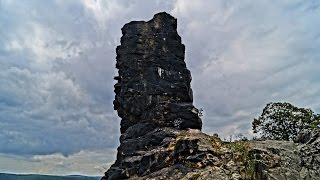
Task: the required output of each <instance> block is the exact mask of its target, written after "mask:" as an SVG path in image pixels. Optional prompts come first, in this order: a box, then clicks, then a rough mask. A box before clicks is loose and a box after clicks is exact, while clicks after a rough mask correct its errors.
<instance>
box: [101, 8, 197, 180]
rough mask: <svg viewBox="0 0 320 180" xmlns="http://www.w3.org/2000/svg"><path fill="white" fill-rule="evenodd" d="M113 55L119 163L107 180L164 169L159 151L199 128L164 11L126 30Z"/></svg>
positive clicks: (173, 28) (179, 47) (172, 25)
mask: <svg viewBox="0 0 320 180" xmlns="http://www.w3.org/2000/svg"><path fill="white" fill-rule="evenodd" d="M116 51H117V58H116V59H117V63H116V68H117V69H118V73H119V75H118V76H116V77H115V80H117V81H118V82H117V83H116V84H115V86H114V91H115V94H116V96H115V100H114V102H113V103H114V109H115V110H117V112H118V115H119V116H120V117H121V129H120V131H121V137H120V146H119V147H118V154H117V160H116V162H115V163H114V165H112V167H111V168H110V169H109V170H108V171H107V172H106V177H107V178H109V179H121V178H129V177H132V176H134V175H138V176H140V175H143V174H145V173H146V172H148V171H154V170H158V169H159V168H162V167H165V166H166V163H165V159H166V158H167V156H168V153H166V152H163V151H162V150H161V148H162V147H164V146H168V145H169V144H170V142H171V141H172V140H173V139H175V138H176V136H177V134H179V131H181V130H185V129H188V128H191V129H198V130H201V127H202V122H201V119H200V118H199V115H198V114H199V111H198V109H197V108H195V107H194V106H193V104H192V102H193V97H192V89H191V87H190V82H191V74H190V71H189V70H188V69H187V68H186V63H185V61H184V53H185V46H184V45H183V44H182V43H181V37H180V36H179V35H178V33H177V20H176V19H175V18H174V17H172V16H171V15H169V14H167V13H164V12H163V13H158V14H156V15H154V17H153V19H151V20H150V21H147V22H144V21H133V22H130V23H128V24H126V25H124V27H123V28H122V37H121V45H120V46H118V47H117V49H116ZM160 151H161V152H160ZM155 159H156V160H155ZM152 163H154V164H152Z"/></svg>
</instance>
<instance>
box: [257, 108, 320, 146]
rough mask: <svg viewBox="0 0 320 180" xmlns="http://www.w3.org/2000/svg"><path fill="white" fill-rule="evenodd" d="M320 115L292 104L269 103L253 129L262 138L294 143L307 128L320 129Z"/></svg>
mask: <svg viewBox="0 0 320 180" xmlns="http://www.w3.org/2000/svg"><path fill="white" fill-rule="evenodd" d="M319 125H320V115H318V114H314V113H313V111H312V110H311V109H306V108H299V107H295V106H293V105H292V104H290V103H287V102H284V103H281V102H278V103H268V104H267V105H266V107H265V108H264V109H263V112H262V114H261V115H260V116H259V117H258V118H254V120H253V122H252V128H253V132H254V133H259V134H260V135H261V137H262V138H266V139H275V140H287V141H292V140H294V139H295V138H296V136H297V135H298V134H299V133H300V132H301V131H302V130H303V129H307V128H319Z"/></svg>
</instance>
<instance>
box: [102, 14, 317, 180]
mask: <svg viewBox="0 0 320 180" xmlns="http://www.w3.org/2000/svg"><path fill="white" fill-rule="evenodd" d="M122 34H123V36H122V38H121V45H120V46H118V47H117V64H116V68H118V70H119V71H118V73H119V75H118V76H116V77H115V80H117V81H118V82H117V83H116V84H115V86H114V88H115V89H114V91H115V94H116V96H115V100H114V109H115V110H117V112H118V115H119V116H120V117H121V129H120V131H121V137H120V146H119V147H118V154H117V159H116V161H115V163H114V164H113V165H112V166H111V167H110V168H109V169H108V170H107V172H106V173H105V176H104V177H102V180H106V179H108V180H115V179H132V180H136V179H137V180H138V179H139V180H140V179H141V180H160V179H172V180H175V179H183V180H188V179H192V180H196V179H197V180H207V179H213V180H215V179H216V180H243V179H256V180H278V179H279V180H281V179H284V180H300V179H301V180H316V179H318V180H319V179H320V171H319V170H320V131H319V130H308V131H305V132H304V133H302V134H301V135H299V136H298V138H297V139H296V140H295V142H289V141H271V140H267V141H235V142H223V141H221V140H220V139H219V138H218V136H217V135H213V136H209V135H207V134H204V133H202V132H201V127H202V123H201V119H200V118H199V110H198V109H197V108H195V107H194V106H193V104H192V101H193V98H192V90H191V87H190V82H191V75H190V71H189V70H188V69H187V68H186V64H185V62H184V51H185V47H184V45H183V44H181V38H180V36H179V35H178V33H177V20H176V19H175V18H173V17H172V16H170V15H169V14H167V13H159V14H156V15H154V17H153V19H151V20H150V21H147V22H144V21H133V22H130V23H128V24H126V25H125V26H124V27H123V28H122Z"/></svg>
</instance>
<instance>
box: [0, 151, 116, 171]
mask: <svg viewBox="0 0 320 180" xmlns="http://www.w3.org/2000/svg"><path fill="white" fill-rule="evenodd" d="M115 157H116V151H115V149H105V150H99V151H80V152H79V153H76V154H73V155H70V156H68V157H66V156H63V155H62V154H58V153H56V154H49V155H35V156H31V157H21V156H8V155H4V154H0V169H1V172H7V173H22V174H28V173H30V172H32V173H35V174H47V175H74V174H78V175H88V176H101V175H102V174H103V173H104V172H105V170H106V169H108V168H109V167H110V165H111V164H112V162H113V161H114V160H115Z"/></svg>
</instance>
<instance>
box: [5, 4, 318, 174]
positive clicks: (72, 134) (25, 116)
mask: <svg viewBox="0 0 320 180" xmlns="http://www.w3.org/2000/svg"><path fill="white" fill-rule="evenodd" d="M160 11H167V12H170V13H171V14H172V15H174V16H175V17H176V18H177V19H178V31H179V33H180V35H181V36H182V41H183V43H184V44H185V45H186V62H187V66H188V68H189V69H190V70H191V72H192V76H193V81H192V87H193V90H194V100H195V104H196V106H197V107H199V108H203V109H204V117H203V121H204V131H205V132H208V133H210V134H212V133H214V132H218V133H220V136H222V137H227V138H228V137H229V134H237V133H242V134H244V135H249V136H251V135H252V132H251V131H250V126H251V121H252V118H253V117H256V116H258V115H259V114H260V113H261V111H262V108H263V107H264V106H265V104H266V103H267V102H269V101H289V102H291V103H293V104H295V105H297V106H302V107H310V108H312V109H313V110H314V111H316V112H318V113H320V103H319V102H320V101H319V98H318V95H317V94H318V92H319V91H320V85H319V84H320V83H319V80H320V79H319V77H318V72H319V68H318V67H319V61H318V59H319V58H320V53H319V47H320V33H319V30H318V28H317V27H319V26H320V24H319V23H320V22H319V21H318V17H319V14H320V10H319V3H318V2H317V1H303V0H294V1H279V2H278V1H277V2H270V1H267V0H262V1H253V0H245V1H241V2H239V1H236V0H231V1H224V0H197V1H187V0H177V1H165V2H164V1H161V0H155V1H141V0H133V1H126V0H105V1H102V0H97V1H94V0H82V1H78V0H70V1H69V0H68V1H63V0H52V1H41V0H30V1H28V3H23V2H20V1H7V0H6V1H5V0H2V1H0V26H1V27H3V28H1V29H0V84H1V86H0V128H1V129H4V130H3V131H1V132H0V144H5V146H1V147H0V153H6V154H20V155H21V154H29V155H31V156H33V155H39V154H42V155H46V154H55V155H49V156H36V157H37V158H40V159H41V162H48V165H47V166H45V167H50V168H52V169H51V172H60V171H61V169H59V167H62V166H64V165H66V164H67V165H68V163H69V162H70V161H65V160H66V158H65V157H62V156H60V155H56V154H64V155H71V154H74V153H77V152H87V151H89V150H90V149H94V150H97V149H105V148H116V146H117V145H118V137H119V119H118V117H117V116H116V113H115V112H114V111H113V107H112V100H113V98H114V93H113V84H114V81H113V76H114V75H115V74H116V69H115V66H114V65H115V56H116V55H115V47H116V46H117V45H118V44H119V42H120V36H121V27H122V26H123V25H124V24H125V23H127V22H129V21H132V20H149V19H150V18H152V16H153V14H155V13H157V12H160ZM65 144H68V146H65ZM80 154H81V153H80ZM100 155H101V156H104V155H103V154H102V153H101V154H100ZM106 155H107V154H106ZM70 157H71V156H69V157H68V158H70ZM37 158H36V159H37ZM50 158H51V160H52V159H54V161H55V162H56V166H50V161H49V159H50ZM72 158H74V159H77V158H78V159H81V157H79V156H76V155H74V156H72ZM23 161H24V162H25V164H27V162H28V161H31V160H30V159H25V160H23ZM38 161H40V160H38ZM1 162H3V163H4V162H12V165H11V166H8V167H11V169H15V168H14V167H15V166H16V167H17V168H18V167H19V165H18V163H19V162H20V161H10V160H4V161H0V165H1ZM105 162H106V163H107V162H110V161H109V160H105ZM14 163H15V164H16V165H14ZM59 165H60V166H59ZM2 166H4V165H3V164H2ZM25 166H27V165H25ZM32 166H34V167H38V165H35V164H32ZM68 166H69V165H68ZM88 166H89V165H88ZM70 167H73V168H74V169H76V166H73V165H70ZM90 167H96V168H98V169H99V168H100V165H99V164H92V166H91V165H90ZM0 169H1V168H0ZM8 169H10V168H8ZM21 169H23V168H21ZM67 169H68V168H67ZM30 171H33V172H34V171H36V168H35V169H33V170H32V169H30ZM66 171H67V170H66ZM44 172H46V171H44ZM69 172H71V171H69ZM95 172H96V171H95Z"/></svg>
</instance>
